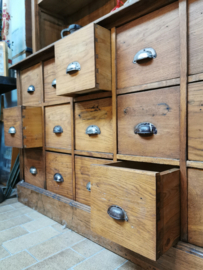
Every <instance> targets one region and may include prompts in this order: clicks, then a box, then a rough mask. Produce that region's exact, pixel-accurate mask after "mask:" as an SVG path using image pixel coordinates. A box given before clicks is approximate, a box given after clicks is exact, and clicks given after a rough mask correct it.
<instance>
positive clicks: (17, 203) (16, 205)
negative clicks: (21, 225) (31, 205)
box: [12, 202, 25, 209]
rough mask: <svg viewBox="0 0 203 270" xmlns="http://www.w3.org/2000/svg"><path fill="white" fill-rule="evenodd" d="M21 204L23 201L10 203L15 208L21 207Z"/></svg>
mask: <svg viewBox="0 0 203 270" xmlns="http://www.w3.org/2000/svg"><path fill="white" fill-rule="evenodd" d="M23 206H25V205H24V204H23V203H20V202H16V203H13V204H12V207H14V208H16V209H18V208H21V207H23Z"/></svg>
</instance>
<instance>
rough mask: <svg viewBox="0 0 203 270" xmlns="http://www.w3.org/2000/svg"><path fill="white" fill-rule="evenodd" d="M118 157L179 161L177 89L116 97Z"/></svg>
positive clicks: (171, 88)
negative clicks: (174, 159) (158, 158)
mask: <svg viewBox="0 0 203 270" xmlns="http://www.w3.org/2000/svg"><path fill="white" fill-rule="evenodd" d="M145 123H147V124H145ZM151 124H152V125H151ZM118 153H119V154H126V155H136V156H149V157H163V158H179V87H178V86H177V87H170V88H164V89H158V90H152V91H147V92H139V93H134V94H128V95H122V96H118Z"/></svg>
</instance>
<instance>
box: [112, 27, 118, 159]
mask: <svg viewBox="0 0 203 270" xmlns="http://www.w3.org/2000/svg"><path fill="white" fill-rule="evenodd" d="M111 61H112V123H113V160H114V161H117V99H116V28H115V27H114V28H112V29H111Z"/></svg>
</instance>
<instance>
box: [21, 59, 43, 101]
mask: <svg viewBox="0 0 203 270" xmlns="http://www.w3.org/2000/svg"><path fill="white" fill-rule="evenodd" d="M40 66H41V64H37V65H35V66H32V67H30V68H28V69H25V70H22V71H21V89H22V104H23V105H26V106H28V105H30V106H33V105H39V104H41V103H42V93H43V91H42V86H41V76H42V74H41V69H40ZM30 85H33V86H34V87H35V91H34V92H33V93H28V92H27V89H28V87H29V86H30Z"/></svg>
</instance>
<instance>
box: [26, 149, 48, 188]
mask: <svg viewBox="0 0 203 270" xmlns="http://www.w3.org/2000/svg"><path fill="white" fill-rule="evenodd" d="M24 176H25V182H27V183H29V184H31V185H34V186H37V187H40V188H46V181H45V171H44V160H43V151H42V149H25V150H24Z"/></svg>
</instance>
